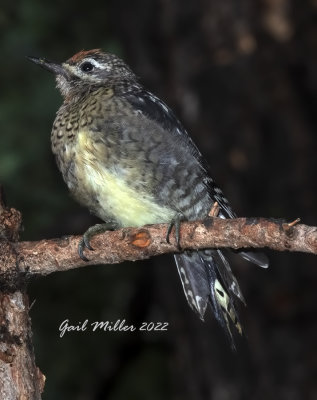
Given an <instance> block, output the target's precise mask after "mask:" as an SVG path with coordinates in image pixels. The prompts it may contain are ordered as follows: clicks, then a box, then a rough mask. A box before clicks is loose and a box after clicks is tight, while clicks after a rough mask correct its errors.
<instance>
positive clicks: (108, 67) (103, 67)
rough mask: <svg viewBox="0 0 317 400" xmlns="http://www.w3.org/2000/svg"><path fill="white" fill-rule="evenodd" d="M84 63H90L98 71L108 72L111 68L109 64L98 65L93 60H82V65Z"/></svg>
mask: <svg viewBox="0 0 317 400" xmlns="http://www.w3.org/2000/svg"><path fill="white" fill-rule="evenodd" d="M85 62H90V63H91V64H92V65H94V66H95V67H97V68H99V69H106V70H108V71H110V70H111V66H110V65H109V64H100V63H99V62H98V61H96V60H95V59H94V58H85V60H83V62H82V64H84V63H85ZM82 64H81V65H82Z"/></svg>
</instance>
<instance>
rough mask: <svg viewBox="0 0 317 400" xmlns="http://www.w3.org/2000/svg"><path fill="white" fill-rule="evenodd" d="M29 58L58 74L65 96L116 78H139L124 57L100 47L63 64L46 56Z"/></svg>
mask: <svg viewBox="0 0 317 400" xmlns="http://www.w3.org/2000/svg"><path fill="white" fill-rule="evenodd" d="M28 59H29V60H30V61H33V62H34V63H35V64H38V65H40V66H41V67H43V68H45V69H47V70H49V71H51V72H53V73H54V74H55V75H56V82H57V87H58V89H59V90H60V92H61V94H62V95H63V97H64V98H67V97H70V96H72V95H75V94H76V93H82V92H85V91H86V90H88V89H89V88H91V87H94V86H107V85H109V86H110V85H112V84H114V83H115V82H117V81H127V80H128V81H131V80H132V81H133V80H135V81H136V80H137V78H136V76H135V74H134V73H133V72H132V71H131V69H130V68H129V67H128V66H127V64H125V63H124V61H122V60H121V59H120V58H118V57H117V56H115V55H114V54H110V53H104V52H102V51H101V50H99V49H95V50H89V51H80V52H79V53H76V54H75V55H74V56H73V57H71V58H69V59H68V60H67V61H65V62H63V63H62V64H57V63H54V62H51V61H49V60H47V59H45V58H38V57H28Z"/></svg>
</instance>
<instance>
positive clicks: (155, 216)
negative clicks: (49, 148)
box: [75, 132, 175, 226]
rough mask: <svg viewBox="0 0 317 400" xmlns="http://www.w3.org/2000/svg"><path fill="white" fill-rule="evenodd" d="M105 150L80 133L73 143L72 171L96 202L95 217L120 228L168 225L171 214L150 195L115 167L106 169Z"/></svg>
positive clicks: (170, 211)
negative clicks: (98, 207)
mask: <svg viewBox="0 0 317 400" xmlns="http://www.w3.org/2000/svg"><path fill="white" fill-rule="evenodd" d="M106 153H107V149H106V148H104V147H103V145H102V144H100V143H98V144H97V145H96V144H95V143H94V142H93V141H92V140H91V139H90V138H89V134H87V132H80V133H79V135H78V141H77V151H76V153H75V154H76V156H75V157H76V166H77V167H76V169H77V174H78V177H79V179H80V181H81V182H82V184H83V185H84V187H85V191H86V192H87V193H91V194H92V196H95V198H97V199H98V202H99V205H100V211H99V215H98V216H99V217H100V218H102V219H103V220H107V218H109V216H111V217H113V218H114V219H115V220H116V221H118V223H119V224H120V225H121V226H142V225H145V224H155V223H159V222H169V221H171V219H172V218H173V217H174V214H175V212H174V211H173V210H171V209H170V208H168V207H164V206H162V205H158V204H157V203H156V202H155V199H154V197H153V195H152V194H151V193H148V192H147V190H146V189H147V187H146V185H145V184H144V186H143V189H141V190H136V189H135V188H133V186H132V183H131V182H130V184H128V183H127V178H126V176H125V174H124V173H123V172H124V171H120V168H117V167H116V166H113V167H106V163H105V162H104V161H105V157H107V154H106Z"/></svg>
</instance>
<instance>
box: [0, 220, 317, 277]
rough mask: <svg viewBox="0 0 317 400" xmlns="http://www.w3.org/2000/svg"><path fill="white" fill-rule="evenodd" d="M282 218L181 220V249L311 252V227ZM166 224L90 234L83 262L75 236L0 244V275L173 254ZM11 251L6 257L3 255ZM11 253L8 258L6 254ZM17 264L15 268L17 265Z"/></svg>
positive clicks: (316, 243)
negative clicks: (247, 249)
mask: <svg viewBox="0 0 317 400" xmlns="http://www.w3.org/2000/svg"><path fill="white" fill-rule="evenodd" d="M296 223H297V220H296V221H295V222H294V223H286V222H285V221H282V220H273V219H264V218H236V219H226V220H225V219H221V218H208V219H206V220H204V221H195V222H184V223H182V225H181V232H180V234H181V240H180V245H181V248H182V250H185V249H186V250H194V249H203V248H223V247H228V248H232V249H242V248H263V247H268V248H271V249H274V250H278V251H285V250H288V251H301V252H308V253H314V254H317V227H311V226H307V225H302V224H300V225H296ZM167 228H168V225H167V224H158V225H147V226H144V227H142V228H125V229H120V230H118V231H114V232H106V233H103V234H99V235H96V236H95V237H94V238H93V239H92V241H91V245H92V247H93V248H94V249H95V250H94V251H89V250H86V255H87V257H88V258H89V261H88V262H85V261H82V260H81V259H80V258H79V256H78V251H77V249H78V244H79V240H80V239H81V238H80V237H79V236H69V237H64V238H61V239H49V240H40V241H35V242H17V243H10V245H9V244H8V242H2V243H0V254H2V257H5V259H6V262H4V263H1V264H2V265H1V266H0V277H1V275H3V274H6V278H7V279H8V278H9V277H10V278H11V279H10V280H12V279H13V280H16V277H17V276H16V275H17V274H19V275H21V274H23V275H27V276H32V275H35V274H39V275H47V274H50V273H52V272H55V271H63V270H68V269H73V268H78V267H82V266H88V265H96V264H114V263H120V262H123V261H125V260H130V261H136V260H142V259H146V258H149V257H152V256H156V255H159V254H165V253H176V252H178V251H179V250H178V248H177V244H176V241H175V237H174V236H175V235H173V232H172V233H171V235H170V238H171V243H167V242H166V232H167ZM10 253H11V258H9V254H10ZM13 255H14V257H12V256H13ZM17 267H18V268H17Z"/></svg>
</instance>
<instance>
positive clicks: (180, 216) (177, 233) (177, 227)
mask: <svg viewBox="0 0 317 400" xmlns="http://www.w3.org/2000/svg"><path fill="white" fill-rule="evenodd" d="M184 220H185V218H184V215H183V214H181V213H179V214H176V215H175V217H174V218H173V219H172V220H171V222H170V224H169V226H168V229H167V233H166V241H167V243H170V234H171V232H172V229H173V226H175V237H176V244H177V248H178V250H181V246H180V243H179V241H180V227H181V222H182V221H184Z"/></svg>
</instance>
